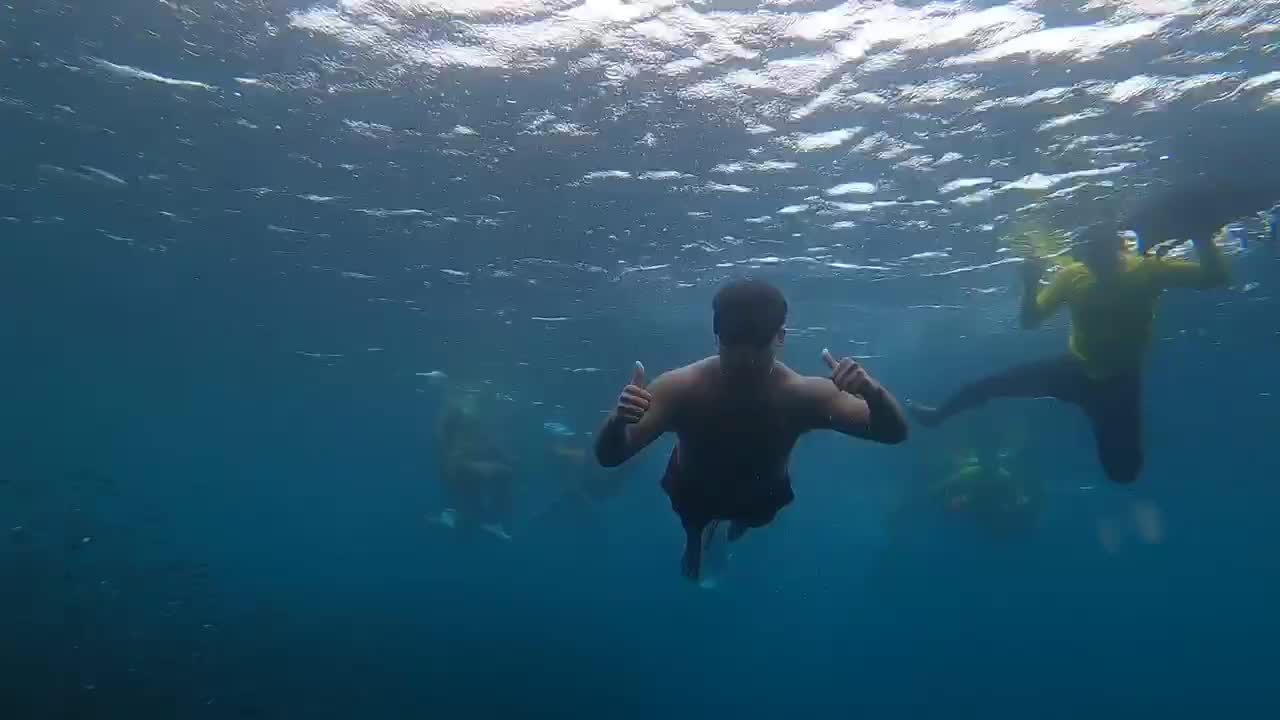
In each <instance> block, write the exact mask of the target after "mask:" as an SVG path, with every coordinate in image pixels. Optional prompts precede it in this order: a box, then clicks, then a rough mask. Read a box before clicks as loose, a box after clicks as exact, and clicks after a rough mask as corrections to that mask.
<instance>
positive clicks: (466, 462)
mask: <svg viewBox="0 0 1280 720" xmlns="http://www.w3.org/2000/svg"><path fill="white" fill-rule="evenodd" d="M492 436H493V433H492V431H491V428H489V427H488V425H487V423H486V422H485V421H484V419H483V418H482V415H481V413H480V409H479V406H478V402H477V400H476V398H475V397H474V396H473V395H468V394H465V393H463V394H460V395H458V396H457V397H455V398H453V399H451V400H450V401H449V402H448V403H446V406H445V408H444V413H443V415H442V416H441V419H440V427H439V443H440V447H439V456H440V480H441V484H442V485H443V490H444V497H445V500H446V502H447V503H448V507H447V508H445V510H444V511H442V512H441V513H440V516H439V518H438V519H437V522H439V523H440V524H443V525H446V526H449V527H456V526H458V525H461V526H462V529H472V528H477V527H478V528H479V529H482V530H485V531H486V532H489V533H491V534H493V535H494V536H496V537H498V538H499V539H502V540H510V539H511V535H510V533H509V530H510V528H511V495H512V485H513V484H514V482H513V479H514V471H513V469H512V463H511V460H510V458H508V457H507V454H506V453H505V452H503V451H502V449H501V448H499V447H498V445H497V444H496V443H495V442H494V441H493V437H492Z"/></svg>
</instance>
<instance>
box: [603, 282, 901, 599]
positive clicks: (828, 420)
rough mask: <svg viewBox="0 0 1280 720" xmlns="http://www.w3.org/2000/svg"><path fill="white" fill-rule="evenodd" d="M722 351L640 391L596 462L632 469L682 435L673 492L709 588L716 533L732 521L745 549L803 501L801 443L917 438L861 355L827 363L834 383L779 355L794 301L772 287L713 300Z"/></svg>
mask: <svg viewBox="0 0 1280 720" xmlns="http://www.w3.org/2000/svg"><path fill="white" fill-rule="evenodd" d="M712 310H713V326H714V329H715V334H716V339H717V342H718V344H719V353H718V354H717V355H714V356H712V357H709V358H705V359H703V360H699V361H697V362H695V363H693V364H691V365H686V366H685V367H682V368H678V369H675V370H672V371H670V372H667V373H663V374H662V375H660V376H659V377H658V378H657V379H655V380H654V381H653V384H652V385H649V386H647V387H646V385H645V377H644V366H643V365H641V364H640V363H639V362H637V363H636V367H635V370H634V372H633V374H632V378H631V382H630V383H628V384H627V385H626V387H625V388H623V390H622V394H621V395H620V396H619V398H618V403H617V407H616V408H615V409H614V411H613V412H612V413H611V414H610V415H609V418H608V420H606V421H605V424H604V427H603V428H602V429H601V430H600V432H599V433H598V435H597V438H596V448H595V450H596V459H597V460H598V461H599V462H600V464H601V465H604V466H605V467H614V466H617V465H621V464H622V463H624V462H626V461H627V460H628V459H630V458H631V457H632V456H633V455H635V454H636V453H638V452H640V450H642V449H644V448H645V447H646V446H647V445H648V444H649V443H651V442H653V441H654V440H655V439H657V438H658V437H659V436H660V435H662V434H664V433H667V432H674V433H675V434H676V446H675V448H674V449H673V450H672V453H671V459H670V461H669V462H668V463H667V472H666V475H665V477H663V479H662V488H663V490H665V491H666V493H667V495H668V496H669V497H670V499H671V507H672V509H673V510H674V511H675V512H676V514H677V515H678V516H679V517H680V521H681V524H682V525H683V526H684V530H685V550H684V561H683V570H684V574H685V576H686V577H688V578H690V579H693V580H697V579H698V576H699V573H700V571H701V566H702V551H703V535H704V531H707V530H709V529H710V530H713V529H714V527H715V524H716V523H718V522H720V521H727V522H729V523H730V526H729V532H728V537H729V539H730V540H736V539H737V538H739V537H741V535H742V534H743V533H744V532H746V530H747V529H748V528H758V527H764V526H765V525H768V524H769V523H770V522H771V521H772V520H773V518H774V516H775V515H776V514H777V513H778V511H779V510H781V509H782V508H783V507H785V506H786V505H787V504H789V503H790V502H791V501H792V499H793V498H794V494H793V493H792V489H791V478H790V475H789V473H788V470H787V467H788V464H789V461H790V459H791V450H792V448H794V447H795V444H796V441H797V440H798V439H799V437H800V435H802V434H804V433H806V432H809V431H810V430H820V429H829V430H836V431H838V432H841V433H844V434H846V435H850V436H853V437H860V438H865V439H868V440H873V441H876V442H880V443H886V444H896V443H900V442H902V441H904V440H906V437H907V423H906V418H905V417H904V416H903V414H902V409H901V408H900V407H899V405H898V402H897V401H896V400H895V399H894V398H893V396H892V395H890V394H889V392H888V391H887V390H885V389H884V387H882V386H881V385H880V383H878V382H876V381H875V380H874V379H872V377H871V376H870V375H868V374H867V372H866V370H864V369H863V368H862V367H861V366H859V365H858V363H856V362H854V361H853V360H852V359H851V358H845V359H843V360H841V361H839V362H837V361H836V360H835V359H834V358H833V357H832V356H831V353H829V352H827V351H826V350H823V351H822V358H823V360H824V361H825V362H826V364H827V366H828V367H829V368H830V370H831V375H830V376H829V377H813V376H805V375H800V374H799V373H796V372H795V371H793V370H792V369H791V368H789V367H787V366H786V365H784V364H782V363H781V362H779V361H778V360H777V358H776V356H777V353H778V351H779V350H780V349H781V347H782V343H783V337H784V335H785V330H784V328H783V324H784V323H785V322H786V317H787V302H786V299H785V298H784V297H783V295H782V293H781V292H780V291H779V290H778V289H777V288H775V287H773V286H772V285H770V284H768V283H766V282H763V281H760V280H738V281H734V282H731V283H729V284H727V285H725V286H724V287H722V288H721V289H720V291H719V292H718V293H717V294H716V296H715V300H714V302H713V303H712Z"/></svg>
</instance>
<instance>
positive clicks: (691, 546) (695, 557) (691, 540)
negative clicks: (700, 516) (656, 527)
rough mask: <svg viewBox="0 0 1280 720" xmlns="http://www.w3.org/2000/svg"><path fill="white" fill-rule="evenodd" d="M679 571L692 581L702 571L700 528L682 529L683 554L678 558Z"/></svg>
mask: <svg viewBox="0 0 1280 720" xmlns="http://www.w3.org/2000/svg"><path fill="white" fill-rule="evenodd" d="M680 571H681V573H683V574H684V576H685V577H687V578H689V579H690V580H694V581H696V580H697V579H698V575H699V573H701V572H702V528H693V527H686V528H685V529H684V556H683V557H682V558H681V560H680Z"/></svg>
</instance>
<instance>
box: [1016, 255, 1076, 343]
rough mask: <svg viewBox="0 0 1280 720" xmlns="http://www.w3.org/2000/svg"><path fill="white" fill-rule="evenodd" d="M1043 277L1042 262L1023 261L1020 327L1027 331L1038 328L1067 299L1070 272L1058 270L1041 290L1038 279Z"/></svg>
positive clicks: (1034, 259) (1038, 260)
mask: <svg viewBox="0 0 1280 720" xmlns="http://www.w3.org/2000/svg"><path fill="white" fill-rule="evenodd" d="M1043 276H1044V261H1043V260H1041V259H1039V258H1028V259H1027V260H1024V261H1023V264H1022V312H1021V320H1022V327H1023V328H1025V329H1028V330H1030V329H1032V328H1037V327H1040V323H1042V322H1044V321H1045V320H1048V319H1049V317H1050V316H1051V315H1053V313H1055V312H1056V311H1057V310H1058V307H1059V306H1061V305H1062V304H1063V303H1064V302H1066V299H1067V297H1066V295H1067V288H1068V287H1069V282H1070V280H1069V276H1070V271H1068V270H1066V269H1063V270H1059V271H1058V272H1057V273H1056V274H1055V275H1054V276H1053V280H1051V281H1050V282H1049V286H1048V287H1046V288H1044V289H1041V288H1040V278H1041V277H1043Z"/></svg>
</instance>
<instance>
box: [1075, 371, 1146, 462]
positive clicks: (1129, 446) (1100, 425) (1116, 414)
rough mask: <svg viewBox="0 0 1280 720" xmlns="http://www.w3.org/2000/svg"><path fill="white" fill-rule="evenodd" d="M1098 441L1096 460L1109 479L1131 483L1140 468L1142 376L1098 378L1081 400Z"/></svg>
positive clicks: (1141, 459)
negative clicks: (1099, 379)
mask: <svg viewBox="0 0 1280 720" xmlns="http://www.w3.org/2000/svg"><path fill="white" fill-rule="evenodd" d="M1082 405H1083V407H1084V411H1085V414H1087V415H1088V416H1089V424H1090V425H1092V426H1093V436H1094V439H1095V440H1096V441H1097V444H1098V460H1099V461H1101V463H1102V468H1103V470H1105V471H1106V473H1107V477H1108V478H1109V479H1110V480H1111V481H1112V482H1118V483H1131V482H1133V481H1134V480H1137V479H1138V475H1139V474H1140V473H1141V472H1142V465H1143V450H1142V379H1141V377H1140V376H1137V375H1133V376H1124V377H1118V378H1112V379H1109V380H1104V381H1099V382H1097V383H1095V384H1094V387H1093V388H1092V389H1091V390H1090V393H1089V396H1088V398H1087V399H1086V400H1085V402H1083V403H1082Z"/></svg>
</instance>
